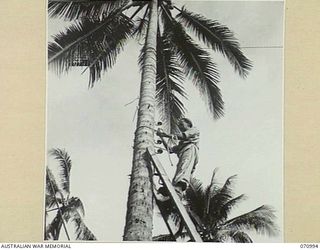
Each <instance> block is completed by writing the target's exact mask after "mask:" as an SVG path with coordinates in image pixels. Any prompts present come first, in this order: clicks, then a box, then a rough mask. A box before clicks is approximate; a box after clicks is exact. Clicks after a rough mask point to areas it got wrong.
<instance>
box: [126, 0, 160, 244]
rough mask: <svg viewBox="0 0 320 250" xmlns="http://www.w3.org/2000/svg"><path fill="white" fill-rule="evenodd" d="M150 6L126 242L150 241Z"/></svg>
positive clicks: (153, 16)
mask: <svg viewBox="0 0 320 250" xmlns="http://www.w3.org/2000/svg"><path fill="white" fill-rule="evenodd" d="M150 5H151V8H150V18H149V25H148V32H147V36H146V41H145V49H146V52H145V58H144V63H143V70H142V77H141V87H140V101H139V110H138V121H137V128H136V132H135V138H134V150H133V162H132V172H131V182H130V188H129V196H128V203H127V216H126V225H125V229H124V236H123V239H124V240H125V241H151V240H152V215H153V204H152V200H153V198H152V190H151V189H152V186H151V185H152V183H151V177H152V176H151V172H150V165H149V164H150V162H149V161H148V160H147V159H146V154H145V153H146V148H147V147H149V146H153V140H154V139H153V136H154V130H153V129H154V124H155V121H154V114H155V91H156V47H157V25H158V10H157V9H158V0H152V1H151V2H150Z"/></svg>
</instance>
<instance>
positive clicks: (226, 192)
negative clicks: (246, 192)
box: [206, 175, 236, 224]
mask: <svg viewBox="0 0 320 250" xmlns="http://www.w3.org/2000/svg"><path fill="white" fill-rule="evenodd" d="M235 177H236V176H235V175H234V176H231V177H229V178H228V179H227V180H226V182H225V183H224V185H223V186H222V187H221V188H220V187H218V186H215V187H214V188H212V187H210V186H208V187H207V188H206V198H207V200H208V203H209V204H208V205H207V206H208V207H209V209H208V211H207V213H206V215H207V217H206V220H208V222H209V224H212V223H214V224H216V223H218V222H219V221H220V220H221V219H224V218H225V217H226V216H227V215H226V211H224V210H223V209H222V208H223V207H224V206H225V204H226V203H228V202H229V201H230V200H231V199H232V195H233V190H232V187H233V180H234V179H235Z"/></svg>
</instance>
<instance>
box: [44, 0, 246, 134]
mask: <svg viewBox="0 0 320 250" xmlns="http://www.w3.org/2000/svg"><path fill="white" fill-rule="evenodd" d="M149 3H150V1H129V0H117V1H100V0H49V6H48V7H49V15H50V16H51V17H54V18H56V17H58V18H64V19H66V20H73V21H76V22H75V23H73V24H71V25H70V26H69V28H68V29H67V30H66V31H65V32H62V33H60V34H58V35H56V36H55V37H54V42H53V43H50V44H49V64H50V67H52V68H53V69H55V70H56V71H57V72H58V73H62V72H67V71H68V70H69V69H70V67H71V66H72V65H77V64H76V63H74V60H75V59H77V58H82V59H84V60H85V61H87V68H86V69H89V86H90V87H92V86H93V85H94V83H95V82H96V81H98V80H100V79H101V76H102V72H106V71H107V70H108V69H110V68H111V67H112V66H113V65H114V64H115V62H116V59H117V56H118V54H119V53H120V52H121V51H122V49H123V48H124V46H125V44H126V43H127V42H128V40H129V38H137V39H138V40H140V38H141V37H143V36H145V35H146V27H147V25H148V23H149V10H150V8H149ZM128 9H132V10H133V11H131V12H128V13H132V12H133V14H132V15H131V16H130V17H128V16H127V14H126V13H125V12H124V11H125V10H128ZM173 9H174V10H175V11H178V14H177V15H176V16H173V15H172V13H173ZM158 12H159V16H160V18H159V20H160V22H159V26H158V36H157V98H156V100H157V106H158V109H159V111H160V116H161V119H162V120H163V121H164V122H165V125H166V127H167V130H168V131H171V132H173V131H174V130H175V128H176V125H177V120H178V119H179V118H180V117H182V116H183V115H184V114H185V112H186V110H185V107H184V100H185V98H186V93H185V91H184V78H185V77H188V78H189V79H191V80H192V82H193V83H194V85H195V87H196V88H197V89H198V90H199V93H200V96H201V98H202V99H203V100H204V102H205V104H206V106H207V108H208V110H209V111H210V113H211V114H212V115H213V118H215V119H216V118H219V117H221V116H223V114H224V111H223V109H224V101H223V99H222V96H221V91H220V88H219V87H218V84H219V72H218V69H217V65H216V64H215V63H214V62H213V61H212V58H211V55H210V53H209V52H208V51H207V50H205V49H203V48H202V47H201V46H200V45H199V44H198V43H196V42H195V41H194V40H193V39H192V37H191V36H190V35H189V34H188V32H191V33H192V34H194V35H195V36H196V37H197V38H198V39H199V40H200V42H201V43H203V44H205V45H206V46H208V47H210V48H211V49H213V50H214V51H216V52H219V53H221V54H223V55H224V56H225V57H226V58H227V59H228V60H229V62H230V63H231V64H232V65H233V66H234V68H235V70H236V71H237V72H238V73H239V74H240V76H242V77H246V76H247V75H248V72H249V70H250V69H251V67H252V63H251V62H250V60H248V59H247V58H246V57H245V56H244V54H243V53H242V51H241V49H240V44H239V42H238V41H237V39H236V38H235V37H234V34H233V32H232V31H230V30H229V29H228V28H227V27H226V26H223V25H221V24H220V23H219V22H217V21H214V20H210V19H208V18H206V17H204V16H202V15H200V14H196V13H193V12H191V11H188V10H187V9H186V8H185V7H182V8H181V9H180V8H178V7H176V5H175V4H174V3H173V2H172V1H170V0H160V1H159V9H158ZM143 55H144V49H143V48H142V53H141V56H140V60H143ZM141 67H143V65H141Z"/></svg>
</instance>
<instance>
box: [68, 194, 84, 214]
mask: <svg viewBox="0 0 320 250" xmlns="http://www.w3.org/2000/svg"><path fill="white" fill-rule="evenodd" d="M68 208H69V209H70V210H72V211H73V210H77V211H78V212H79V213H80V214H81V215H82V216H84V215H85V210H84V205H83V203H82V201H81V200H80V199H79V198H78V197H71V198H70V200H69V204H68Z"/></svg>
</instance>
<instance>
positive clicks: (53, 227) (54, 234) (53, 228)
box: [45, 212, 63, 240]
mask: <svg viewBox="0 0 320 250" xmlns="http://www.w3.org/2000/svg"><path fill="white" fill-rule="evenodd" d="M62 223H63V222H62V218H61V215H60V213H59V212H57V215H56V216H55V217H54V218H53V220H52V222H51V223H50V224H49V225H47V226H46V229H45V240H58V239H59V235H60V231H61V227H62Z"/></svg>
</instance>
